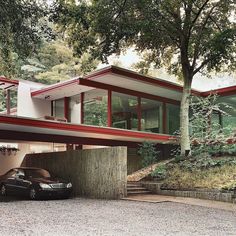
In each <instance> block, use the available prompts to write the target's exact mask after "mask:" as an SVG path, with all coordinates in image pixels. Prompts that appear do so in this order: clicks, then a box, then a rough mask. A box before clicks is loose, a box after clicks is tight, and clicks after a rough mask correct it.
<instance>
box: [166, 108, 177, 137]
mask: <svg viewBox="0 0 236 236" xmlns="http://www.w3.org/2000/svg"><path fill="white" fill-rule="evenodd" d="M166 119H167V122H166V124H167V127H166V128H167V134H175V132H176V131H178V130H179V129H180V107H179V106H177V105H174V104H166Z"/></svg>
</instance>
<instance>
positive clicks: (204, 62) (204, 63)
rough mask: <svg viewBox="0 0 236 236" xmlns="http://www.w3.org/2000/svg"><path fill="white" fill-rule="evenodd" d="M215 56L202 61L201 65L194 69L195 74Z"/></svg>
mask: <svg viewBox="0 0 236 236" xmlns="http://www.w3.org/2000/svg"><path fill="white" fill-rule="evenodd" d="M214 58H215V56H212V57H209V58H208V59H206V60H205V61H203V62H202V63H201V65H200V66H199V67H197V68H196V69H195V70H194V71H193V75H195V74H196V73H198V72H199V71H200V70H201V69H202V68H203V67H204V66H206V65H207V63H208V62H210V61H211V60H212V59H214Z"/></svg>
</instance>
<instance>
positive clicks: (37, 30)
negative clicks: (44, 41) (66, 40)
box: [0, 0, 52, 76]
mask: <svg viewBox="0 0 236 236" xmlns="http://www.w3.org/2000/svg"><path fill="white" fill-rule="evenodd" d="M0 6H1V7H0V15H1V18H0V74H4V75H5V76H11V75H15V74H16V73H17V71H16V68H17V63H18V62H17V59H18V58H26V57H27V56H29V55H30V54H31V53H32V52H33V51H35V50H36V49H37V45H38V44H39V42H40V40H41V38H42V37H44V36H45V37H47V38H48V39H49V38H51V37H52V34H51V30H50V28H49V27H48V26H47V25H45V22H44V21H43V20H42V21H41V18H42V17H44V16H45V14H47V13H48V12H47V4H46V2H45V1H36V0H33V1H29V0H26V1H21V0H12V1H5V0H0Z"/></svg>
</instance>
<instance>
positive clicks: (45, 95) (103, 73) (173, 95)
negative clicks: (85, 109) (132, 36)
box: [31, 66, 200, 102]
mask: <svg viewBox="0 0 236 236" xmlns="http://www.w3.org/2000/svg"><path fill="white" fill-rule="evenodd" d="M81 81H83V82H81ZM85 81H94V82H95V83H100V84H103V85H106V86H105V87H103V89H113V88H114V87H116V88H118V89H119V91H120V92H122V91H123V92H125V90H127V89H128V90H130V91H133V92H141V93H146V94H149V95H153V96H159V97H164V98H167V99H171V100H174V101H178V102H179V101H180V100H181V95H182V91H183V88H182V86H180V85H177V84H174V83H171V82H169V81H165V80H161V79H154V78H153V77H149V76H143V75H141V74H138V73H135V72H133V71H129V70H125V69H122V68H119V67H115V66H109V67H107V68H103V69H101V70H98V71H96V72H94V73H92V74H90V75H88V76H85V77H84V78H77V79H73V80H69V81H65V82H61V83H58V84H54V85H50V86H47V87H45V88H43V89H40V90H36V91H32V92H31V96H32V97H34V98H40V99H49V100H55V99H58V98H62V97H70V96H72V95H75V94H78V93H81V92H85V91H88V90H91V89H93V88H96V84H95V83H94V84H91V83H90V84H89V82H88V83H87V86H85ZM89 86H91V87H89ZM98 88H100V86H99V84H98ZM192 93H194V94H198V95H199V94H200V92H198V91H195V90H193V91H192Z"/></svg>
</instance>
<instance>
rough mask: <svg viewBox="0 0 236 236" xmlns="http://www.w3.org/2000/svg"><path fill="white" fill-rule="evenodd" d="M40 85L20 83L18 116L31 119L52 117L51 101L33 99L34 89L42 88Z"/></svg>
mask: <svg viewBox="0 0 236 236" xmlns="http://www.w3.org/2000/svg"><path fill="white" fill-rule="evenodd" d="M39 86H40V85H37V84H35V83H29V82H26V81H20V82H19V86H18V96H17V115H18V116H25V117H31V118H43V117H44V116H45V115H51V101H49V100H41V99H36V98H32V97H31V90H32V89H33V88H37V87H38V88H40V87H41V86H40V87H39Z"/></svg>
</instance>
